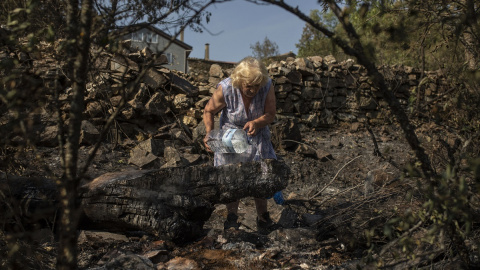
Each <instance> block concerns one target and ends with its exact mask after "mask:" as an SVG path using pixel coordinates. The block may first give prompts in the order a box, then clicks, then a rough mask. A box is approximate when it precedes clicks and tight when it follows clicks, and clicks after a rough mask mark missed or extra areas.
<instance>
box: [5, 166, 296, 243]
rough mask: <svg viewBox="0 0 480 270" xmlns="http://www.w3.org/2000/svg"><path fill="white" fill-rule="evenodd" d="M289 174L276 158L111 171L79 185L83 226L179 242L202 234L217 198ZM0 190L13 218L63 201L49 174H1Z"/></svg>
mask: <svg viewBox="0 0 480 270" xmlns="http://www.w3.org/2000/svg"><path fill="white" fill-rule="evenodd" d="M288 175H289V169H288V167H287V166H286V165H285V163H283V162H280V161H276V160H265V161H262V162H249V163H239V164H232V165H226V166H220V167H212V166H210V165H199V166H191V167H184V168H166V169H160V170H138V171H129V172H118V173H108V174H105V175H102V176H100V177H98V178H96V179H94V180H93V181H92V182H90V183H88V184H86V185H84V186H83V187H82V188H81V190H80V191H79V197H78V200H79V203H80V204H81V207H82V212H83V216H84V217H83V220H82V223H81V224H80V229H82V228H87V226H86V224H88V225H89V226H93V227H94V228H96V229H103V230H106V231H127V230H134V231H145V232H148V233H151V234H155V235H157V236H159V237H161V238H164V239H168V240H173V241H175V242H185V241H189V240H192V239H194V238H196V237H198V236H199V235H200V233H201V230H202V227H203V224H204V223H205V222H206V221H207V220H208V219H209V218H210V215H211V214H212V212H213V210H214V205H215V204H218V203H228V202H233V201H236V200H239V199H241V198H244V197H259V198H266V197H270V196H272V195H273V194H274V193H275V192H276V191H278V190H282V189H284V188H285V187H286V186H287V183H288ZM0 191H1V192H2V193H3V194H5V195H6V199H5V200H3V204H2V201H0V209H1V208H3V210H5V211H1V212H0V218H2V219H3V220H5V218H8V219H9V220H11V222H12V223H17V222H18V221H19V219H25V218H27V216H32V215H33V214H34V213H36V212H38V211H39V210H41V213H42V215H41V218H42V219H45V218H47V219H51V220H53V218H54V213H55V211H56V210H57V209H58V207H59V204H58V199H57V198H58V192H57V190H56V185H55V184H54V182H53V181H52V180H49V179H40V180H39V179H23V180H22V181H19V178H15V179H8V180H7V179H6V178H2V179H0ZM25 201H29V202H30V203H29V206H28V207H29V209H30V210H29V211H30V213H31V214H29V215H25V213H27V212H26V211H25V210H22V211H17V210H13V211H6V210H8V206H7V205H6V204H5V202H8V203H9V205H17V206H18V207H21V204H22V203H21V202H25ZM18 207H16V208H15V209H19V208H18ZM23 207H24V206H23ZM7 213H10V214H9V215H8V216H6V214H7ZM14 213H17V214H18V213H22V214H18V215H16V216H15V215H14ZM14 217H16V218H17V219H16V220H15V219H13V218H14Z"/></svg>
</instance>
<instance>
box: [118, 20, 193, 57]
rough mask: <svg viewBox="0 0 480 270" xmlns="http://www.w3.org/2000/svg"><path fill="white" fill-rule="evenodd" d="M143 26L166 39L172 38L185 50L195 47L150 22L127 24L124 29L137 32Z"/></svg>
mask: <svg viewBox="0 0 480 270" xmlns="http://www.w3.org/2000/svg"><path fill="white" fill-rule="evenodd" d="M143 28H146V29H148V30H150V31H152V32H155V33H156V34H158V35H159V36H162V37H163V38H164V39H167V40H172V42H173V43H175V44H177V45H178V46H180V47H182V48H184V49H185V50H189V51H191V50H192V49H193V47H192V46H190V45H188V44H187V43H185V42H183V41H180V40H178V39H176V38H174V37H172V36H170V35H169V34H167V33H165V32H163V31H162V30H160V29H158V28H157V27H155V26H153V25H150V24H136V25H131V26H125V27H123V29H127V30H130V29H131V32H135V31H138V30H140V29H143Z"/></svg>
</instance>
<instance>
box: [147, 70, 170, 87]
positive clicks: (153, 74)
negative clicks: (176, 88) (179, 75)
mask: <svg viewBox="0 0 480 270" xmlns="http://www.w3.org/2000/svg"><path fill="white" fill-rule="evenodd" d="M167 81H168V79H167V78H166V77H165V75H163V74H162V73H160V72H158V71H157V70H156V69H153V68H149V69H148V70H147V72H145V75H144V77H143V78H142V82H143V83H145V84H146V85H148V86H149V87H150V88H152V89H159V88H161V87H163V85H164V84H165V83H166V82H167Z"/></svg>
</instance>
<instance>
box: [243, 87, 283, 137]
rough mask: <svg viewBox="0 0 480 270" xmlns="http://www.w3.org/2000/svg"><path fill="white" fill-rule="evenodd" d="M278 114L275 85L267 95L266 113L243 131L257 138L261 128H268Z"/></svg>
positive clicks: (247, 124)
mask: <svg viewBox="0 0 480 270" xmlns="http://www.w3.org/2000/svg"><path fill="white" fill-rule="evenodd" d="M276 112H277V105H276V101H275V90H274V87H273V84H272V85H271V86H270V89H269V90H268V93H267V98H266V99H265V112H264V113H263V115H262V116H260V117H259V118H257V119H255V120H252V121H249V122H247V123H246V124H245V126H243V129H244V130H246V131H247V135H248V136H255V135H256V134H257V132H258V130H260V129H261V128H263V127H265V126H267V125H268V124H270V123H272V122H273V120H275V114H276Z"/></svg>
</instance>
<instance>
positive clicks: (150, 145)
mask: <svg viewBox="0 0 480 270" xmlns="http://www.w3.org/2000/svg"><path fill="white" fill-rule="evenodd" d="M137 147H138V148H140V149H143V150H145V151H147V152H149V153H152V154H154V155H155V156H162V155H163V151H164V142H163V141H162V140H156V139H147V140H144V141H141V142H140V143H139V144H138V146H137Z"/></svg>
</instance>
